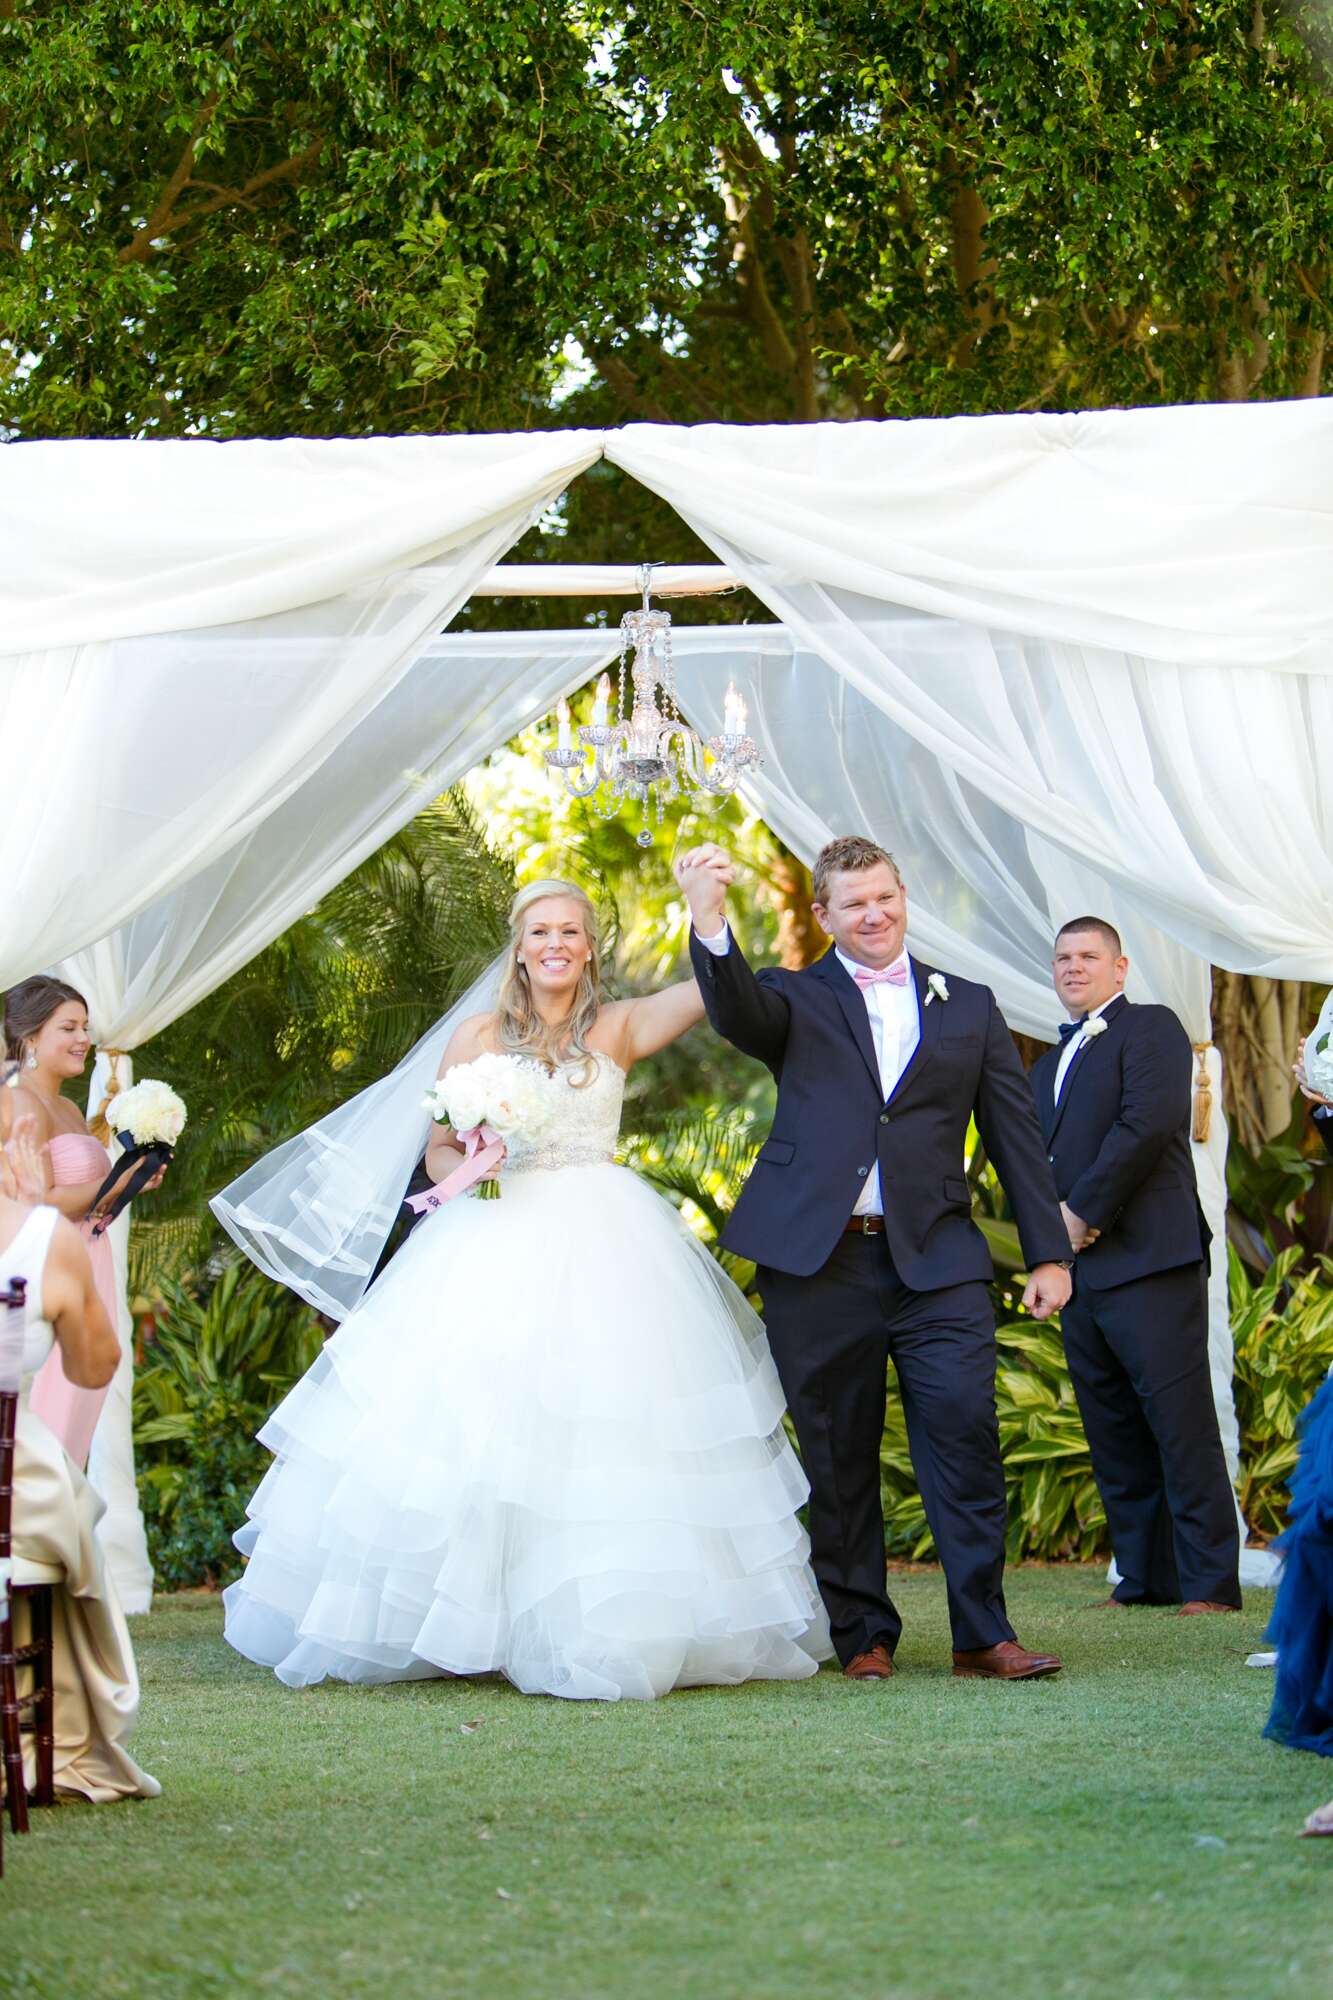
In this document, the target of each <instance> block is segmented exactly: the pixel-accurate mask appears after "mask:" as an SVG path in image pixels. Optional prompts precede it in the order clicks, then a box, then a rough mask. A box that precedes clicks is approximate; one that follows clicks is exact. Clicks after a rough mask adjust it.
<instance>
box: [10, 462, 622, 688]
mask: <svg viewBox="0 0 1333 2000" xmlns="http://www.w3.org/2000/svg"><path fill="white" fill-rule="evenodd" d="M601 450H602V434H601V433H600V432H599V431H577V430H570V431H521V432H512V433H508V434H506V433H502V432H501V433H494V434H490V435H487V436H482V437H462V436H452V437H405V438H400V437H372V438H322V439H312V438H277V439H268V438H256V439H238V440H236V441H235V442H232V443H229V444H215V443H212V442H211V441H209V440H207V439H204V438H190V439H167V440H162V441H157V442H143V441H138V440H135V441H129V442H124V441H120V440H104V441H98V442H83V441H78V440H68V441H62V442H60V443H50V444H47V443H32V444H14V445H9V446H7V447H6V449H5V450H4V451H3V452H0V522H2V523H3V529H4V548H5V564H4V569H3V572H2V573H0V645H3V648H4V650H5V651H6V652H13V653H22V652H30V651H32V650H34V649H36V648H39V647H53V646H81V645H90V644H96V643H98V642H101V641H105V640H110V639H138V638H141V637H142V636H143V635H144V634H145V633H148V632H185V631H200V630H203V629H204V628H206V627H209V626H217V625H234V624H237V623H238V622H240V621H242V620H248V619H252V618H267V617H270V616H272V615H273V614H275V613H277V612H283V611H291V610H293V609H295V608H297V607H299V606H301V605H307V604H319V603H322V602H325V601H326V600H328V599H331V598H337V597H344V596H346V595H347V594H348V593H349V592H352V591H355V590H358V589H360V588H363V587H365V586H372V587H373V586H375V585H376V584H377V583H378V581H379V579H380V578H381V577H384V576H386V575H389V574H391V573H397V572H401V571H403V570H407V569H413V568H416V567H418V566H420V565H422V564H426V563H431V562H436V561H440V560H442V559H448V562H449V564H450V565H452V563H453V562H454V561H455V560H456V559H457V558H458V557H459V555H460V554H461V553H462V552H463V551H464V550H465V549H466V547H467V546H468V545H469V544H472V543H478V542H494V543H495V544H496V545H497V559H498V555H499V554H502V553H503V552H504V550H505V549H507V548H508V547H509V544H510V542H512V541H513V540H514V539H515V537H516V535H517V533H518V531H519V529H520V528H521V526H522V524H523V523H524V521H525V520H526V519H527V517H528V516H529V514H530V513H532V512H534V511H535V510H537V509H540V508H541V507H542V506H544V505H545V504H546V503H547V502H548V501H550V500H553V499H554V498H555V497H556V495H557V494H559V493H560V492H562V491H563V489H564V488H565V487H566V486H567V485H568V484H569V481H570V480H571V479H573V478H574V477H575V476H576V474H578V473H579V472H581V471H582V470H583V469H584V467H585V466H588V465H591V464H592V462H593V460H594V459H596V458H598V457H600V455H601ZM484 566H485V565H484V564H483V567H484ZM464 594H466V593H464Z"/></svg>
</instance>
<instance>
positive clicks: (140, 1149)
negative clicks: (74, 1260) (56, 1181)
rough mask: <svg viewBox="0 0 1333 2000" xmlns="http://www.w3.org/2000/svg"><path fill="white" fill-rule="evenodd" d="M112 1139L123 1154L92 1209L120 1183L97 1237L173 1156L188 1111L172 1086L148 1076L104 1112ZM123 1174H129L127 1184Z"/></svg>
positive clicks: (97, 1228)
mask: <svg viewBox="0 0 1333 2000" xmlns="http://www.w3.org/2000/svg"><path fill="white" fill-rule="evenodd" d="M108 1113H109V1116H110V1118H111V1119H112V1120H113V1121H114V1124H115V1133H116V1137H117V1138H118V1139H119V1141H120V1143H121V1145H122V1146H123V1147H124V1149H125V1150H124V1152H123V1153H122V1155H121V1157H120V1158H119V1159H118V1160H117V1161H116V1164H115V1165H114V1166H113V1167H112V1169H111V1172H110V1173H109V1174H108V1175H107V1177H106V1179H105V1180H104V1181H103V1182H102V1185H101V1187H100V1188H99V1189H98V1190H97V1193H96V1195H95V1196H94V1197H93V1208H94V1209H96V1208H97V1207H98V1204H99V1203H100V1202H101V1201H102V1200H103V1199H104V1198H105V1196H106V1195H108V1194H109V1193H110V1191H111V1189H112V1188H113V1187H116V1186H117V1184H118V1183H119V1188H118V1192H117V1194H116V1198H115V1200H114V1201H113V1202H112V1203H111V1205H110V1207H109V1208H108V1209H107V1210H106V1211H105V1212H104V1213H103V1214H101V1215H99V1216H98V1219H97V1221H96V1222H95V1223H94V1224H93V1234H94V1235H96V1236H100V1235H101V1234H102V1232H103V1231H104V1230H106V1229H109V1228H110V1227H111V1224H112V1223H113V1222H114V1221H115V1219H116V1217H117V1216H118V1215H119V1214H120V1211H121V1210H122V1209H123V1208H127V1207H128V1206H129V1204H130V1202H132V1201H133V1200H134V1198H135V1196H136V1195H138V1194H142V1192H143V1190H144V1189H145V1187H146V1186H147V1185H148V1183H149V1181H151V1180H152V1178H153V1176H154V1175H155V1174H158V1173H160V1172H161V1170H162V1168H163V1167H165V1166H166V1164H167V1162H168V1161H169V1160H170V1159H171V1157H172V1155H173V1154H174V1152H175V1150H176V1141H177V1140H178V1139H179V1138H180V1135H181V1133H182V1132H183V1131H184V1130H185V1120H186V1110H185V1104H184V1101H183V1100H182V1099H181V1098H179V1097H178V1096H177V1095H176V1093H175V1091H174V1090H173V1089H172V1088H171V1086H170V1084H166V1083H162V1082H160V1081H159V1080H158V1079H157V1078H156V1077H152V1076H146V1077H145V1078H144V1079H143V1081H142V1083H136V1084H133V1085H132V1086H131V1087H130V1089H129V1090H123V1091H121V1092H119V1093H118V1095H117V1096H115V1097H113V1098H112V1100H111V1103H110V1105H109V1107H108ZM127 1169H131V1170H132V1171H130V1172H129V1177H128V1179H127V1178H126V1171H127Z"/></svg>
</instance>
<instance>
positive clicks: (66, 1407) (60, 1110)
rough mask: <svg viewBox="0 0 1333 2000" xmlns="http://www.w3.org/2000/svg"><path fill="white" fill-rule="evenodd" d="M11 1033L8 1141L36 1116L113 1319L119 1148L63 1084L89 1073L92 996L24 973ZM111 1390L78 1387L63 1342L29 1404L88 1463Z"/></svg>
mask: <svg viewBox="0 0 1333 2000" xmlns="http://www.w3.org/2000/svg"><path fill="white" fill-rule="evenodd" d="M5 1040H6V1042H7V1044H8V1048H9V1053H10V1055H11V1056H12V1057H14V1058H15V1059H16V1060H17V1064H18V1067H17V1069H16V1070H15V1071H14V1072H13V1074H12V1075H11V1077H10V1084H9V1088H8V1089H7V1090H3V1091H0V1142H4V1141H7V1140H8V1138H9V1136H10V1133H11V1131H12V1129H13V1125H14V1120H15V1119H16V1118H19V1117H22V1116H24V1115H30V1116H32V1117H34V1118H35V1119H36V1121H37V1138H38V1143H39V1144H40V1145H41V1146H42V1147H43V1148H44V1149H45V1155H46V1158H47V1160H48V1161H49V1163H50V1167H49V1176H48V1187H47V1192H46V1196H45V1199H46V1201H47V1203H48V1204H49V1205H50V1206H51V1207H52V1208H56V1209H59V1211H60V1213H61V1214H62V1215H64V1216H67V1217H68V1218H69V1220H70V1221H71V1222H73V1223H75V1224H77V1225H78V1227H79V1231H80V1234H81V1235H82V1236H83V1238H84V1240H85V1242H86V1244H87V1246H88V1254H89V1257H90V1258H91V1261H92V1267H93V1279H94V1282H95V1284H96V1286H97V1292H98V1296H99V1298H100V1299H101V1301H102V1304H103V1305H104V1306H105V1308H106V1312H107V1317H108V1318H109V1320H110V1322H111V1324H112V1326H113V1327H114V1326H115V1325H117V1323H118V1319H119V1300H118V1297H117V1286H116V1271H115V1263H114V1259H113V1256H112V1250H111V1241H110V1238H109V1237H108V1236H105V1235H101V1236H94V1235H93V1233H92V1232H93V1224H94V1222H95V1221H96V1220H97V1215H96V1214H95V1213H94V1207H93V1204H94V1201H95V1200H96V1197H97V1194H98V1190H99V1189H100V1188H101V1186H102V1183H103V1181H104V1180H105V1179H106V1176H107V1174H108V1173H109V1172H110V1171H111V1156H110V1154H109V1153H108V1152H107V1150H106V1148H105V1146H103V1145H102V1144H101V1142H100V1141H99V1140H97V1139H95V1138H94V1137H93V1135H92V1133H91V1132H90V1131H89V1129H88V1122H87V1120H86V1119H85V1118H84V1116H83V1114H82V1112H81V1111H80V1110H79V1108H78V1106H77V1105H76V1104H74V1103H73V1102H72V1100H71V1099H69V1098H68V1097H62V1096H61V1086H62V1085H63V1084H65V1083H67V1082H70V1081H72V1080H73V1078H75V1077H78V1076H82V1075H83V1072H84V1069H85V1067H86V1065H87V1061H88V1056H89V1052H90V1050H91V1048H92V1036H91V1034H90V1032H89V1028H88V1006H87V1002H86V1001H85V1000H84V998H83V995H82V994H81V993H77V992H76V991H75V990H74V988H73V987H72V986H66V985H65V984H64V982H63V981H62V980H59V979H50V978H46V977H45V976H41V977H38V978H35V979H25V980H24V981H23V982H22V984H21V985H19V986H15V987H13V988H12V989H11V991H10V992H9V993H8V994H7V995H6V997H5ZM161 1178H162V1176H161V1174H159V1175H157V1176H156V1178H155V1179H154V1180H152V1181H150V1182H149V1186H150V1187H156V1186H157V1185H158V1184H159V1183H160V1181H161ZM115 1192H116V1190H115V1187H114V1186H113V1187H112V1188H111V1189H110V1190H109V1191H108V1193H107V1196H106V1198H105V1201H104V1202H103V1203H102V1204H100V1207H106V1206H109V1204H110V1202H111V1200H112V1199H113V1197H114V1195H115ZM106 1394H107V1390H106V1388H101V1389H86V1388H79V1387H77V1386H76V1385H75V1384H74V1383H72V1382H70V1381H69V1380H68V1379H67V1378H66V1375H65V1372H64V1369H63V1368H62V1367H61V1364H60V1353H59V1349H58V1348H57V1349H56V1350H55V1351H54V1352H53V1353H52V1355H51V1358H50V1360H49V1361H47V1362H46V1364H45V1365H44V1367H43V1368H42V1369H41V1370H40V1372H39V1373H38V1375H37V1378H36V1380H35V1382H34V1383H33V1389H32V1396H31V1408H32V1409H33V1411H34V1412H35V1413H36V1414H37V1415H38V1416H40V1417H41V1419H42V1421H43V1422H44V1423H45V1424H46V1426H47V1428H48V1429H49V1430H51V1431H54V1433H55V1435H56V1436H57V1437H58V1438H59V1439H60V1441H61V1443H62V1444H63V1445H64V1447H65V1449H66V1451H67V1452H68V1453H69V1455H70V1457H71V1458H72V1459H73V1460H74V1462H75V1464H76V1465H77V1466H79V1467H80V1468H81V1469H82V1468H83V1467H84V1466H86V1464H87V1462H88V1451H89V1447H90V1446H91V1444H92V1438H93V1431H94V1430H95V1428H96V1426H97V1418H98V1415H99V1413H100V1411H101V1408H102V1404H103V1402H104V1401H105V1399H106Z"/></svg>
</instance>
